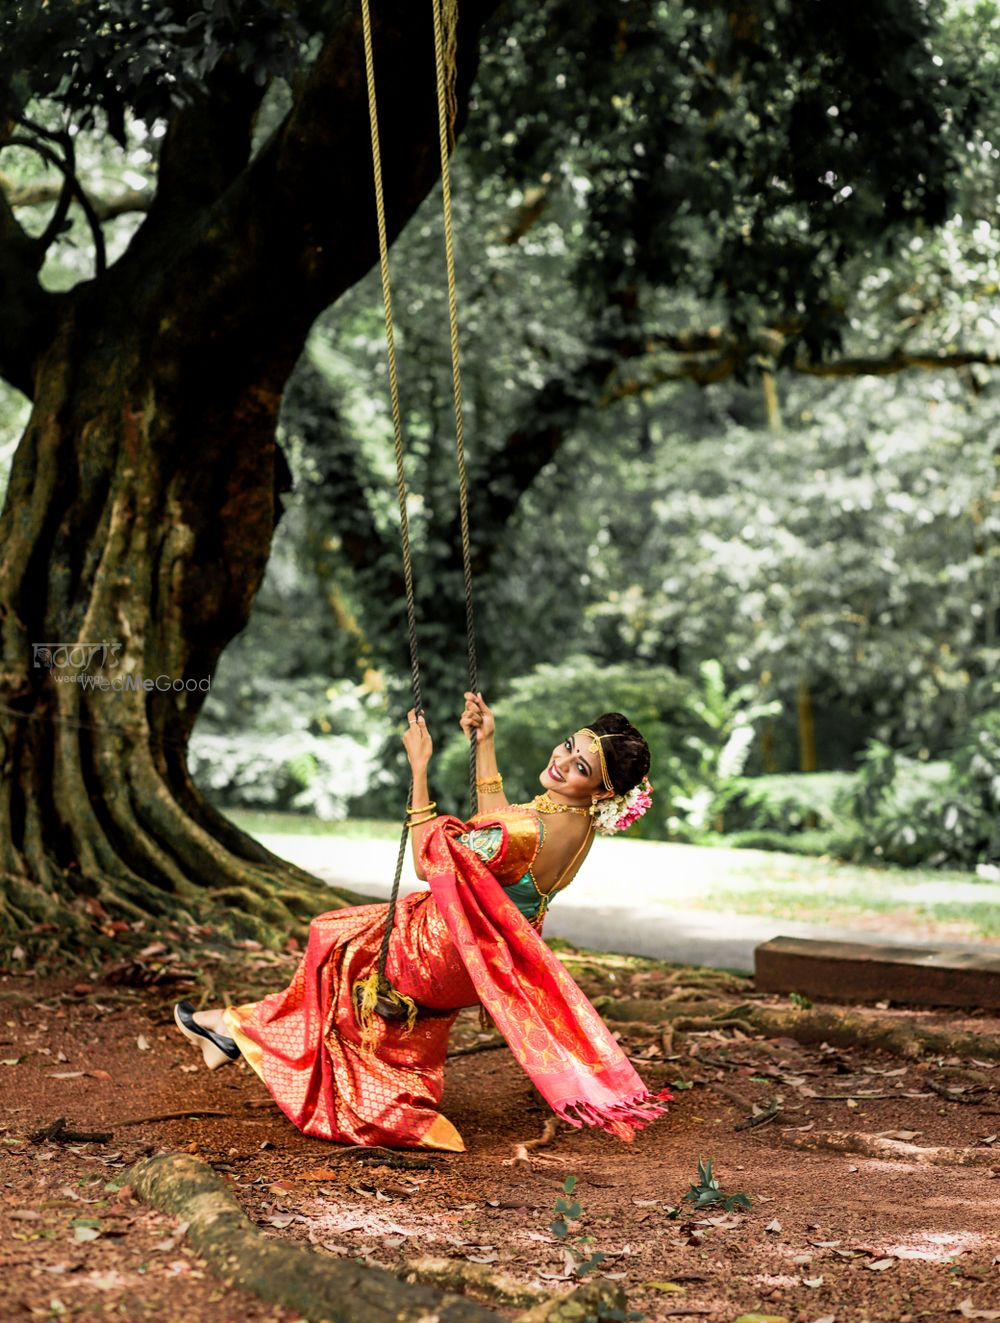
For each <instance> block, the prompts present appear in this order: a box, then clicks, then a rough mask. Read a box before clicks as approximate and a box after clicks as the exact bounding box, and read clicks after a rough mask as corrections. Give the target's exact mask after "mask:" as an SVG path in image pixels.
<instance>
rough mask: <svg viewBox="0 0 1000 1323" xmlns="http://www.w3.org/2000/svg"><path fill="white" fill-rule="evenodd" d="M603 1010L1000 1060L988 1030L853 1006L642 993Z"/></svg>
mask: <svg viewBox="0 0 1000 1323" xmlns="http://www.w3.org/2000/svg"><path fill="white" fill-rule="evenodd" d="M599 1009H600V1011H601V1014H602V1015H603V1016H604V1017H605V1019H608V1020H613V1021H615V1023H616V1024H617V1023H618V1022H620V1021H631V1022H633V1023H634V1024H636V1025H643V1026H645V1027H648V1026H649V1025H651V1024H653V1025H663V1024H664V1023H669V1024H672V1025H673V1026H674V1027H675V1028H676V1029H678V1030H680V1029H688V1028H689V1026H690V1025H691V1024H692V1023H693V1022H694V1021H695V1020H696V1021H697V1023H698V1025H699V1028H701V1029H702V1030H703V1031H704V1030H709V1029H720V1028H723V1027H724V1026H725V1025H727V1024H728V1025H730V1026H738V1027H739V1028H740V1029H742V1030H744V1031H748V1030H749V1031H756V1032H757V1033H759V1034H763V1035H764V1036H765V1037H767V1038H794V1039H795V1040H796V1041H797V1042H800V1043H830V1044H831V1045H832V1046H835V1047H868V1048H881V1049H882V1050H883V1051H885V1052H891V1053H893V1054H894V1055H896V1056H902V1057H910V1058H916V1057H919V1056H922V1055H924V1054H933V1055H942V1056H959V1057H978V1058H980V1059H981V1060H1000V1038H996V1037H990V1036H987V1035H985V1034H971V1033H968V1034H949V1033H946V1032H942V1031H941V1030H939V1029H928V1028H924V1027H923V1026H922V1025H920V1024H913V1023H906V1022H904V1021H901V1020H899V1019H887V1018H885V1017H876V1016H867V1015H859V1014H857V1012H852V1011H850V1010H840V1009H833V1008H830V1009H817V1008H815V1007H814V1008H813V1009H812V1010H808V1011H807V1010H797V1009H794V1010H784V1009H782V1008H780V1007H774V1006H760V1005H758V1004H756V1003H754V1002H745V1003H744V1004H743V1005H740V1006H730V1005H727V1004H726V1003H723V1002H716V1003H707V1004H702V1005H698V1006H696V1007H694V1008H692V1007H691V1005H690V1004H689V1003H684V1002H673V1001H669V1000H646V1001H644V1000H642V999H641V998H637V997H626V998H622V999H619V1000H614V999H612V998H602V999H601V1001H600V1004H599ZM692 1010H693V1011H694V1015H693V1016H692Z"/></svg>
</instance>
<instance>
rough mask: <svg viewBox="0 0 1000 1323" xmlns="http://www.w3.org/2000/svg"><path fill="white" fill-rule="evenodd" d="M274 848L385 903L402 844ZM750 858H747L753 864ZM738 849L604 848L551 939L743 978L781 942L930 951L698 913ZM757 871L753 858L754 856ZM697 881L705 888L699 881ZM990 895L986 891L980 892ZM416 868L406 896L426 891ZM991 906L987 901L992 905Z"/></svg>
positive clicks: (568, 898)
mask: <svg viewBox="0 0 1000 1323" xmlns="http://www.w3.org/2000/svg"><path fill="white" fill-rule="evenodd" d="M258 839H259V840H260V841H261V842H262V844H264V845H265V846H266V847H267V848H268V849H269V850H273V851H274V853H275V854H278V855H281V856H282V858H285V859H289V860H291V861H292V862H294V863H296V864H298V865H299V866H300V867H301V868H306V869H308V870H309V872H311V873H315V874H316V876H317V877H321V878H323V879H324V880H325V881H328V882H329V883H330V885H331V886H334V887H344V888H346V889H348V890H350V891H357V892H361V893H362V894H364V895H369V896H373V897H378V898H380V899H384V898H386V897H387V896H388V895H389V891H390V887H391V883H392V877H393V872H394V870H395V866H396V851H397V844H396V843H395V842H393V841H376V840H352V839H345V838H343V837H322V836H290V835H261V836H260V837H259V838H258ZM751 853H752V852H750V851H743V852H741V854H743V855H747V856H748V857H749V856H751ZM732 854H733V852H732V851H724V850H706V849H701V848H698V847H696V846H687V845H663V844H662V843H660V842H651V841H603V840H600V839H598V840H597V841H595V842H594V845H593V848H592V850H591V853H590V856H589V858H588V859H587V863H586V865H585V866H584V868H583V869H582V871H581V873H580V875H579V877H577V878H576V880H575V881H574V882H573V885H572V887H571V888H570V889H569V890H568V891H566V892H565V894H563V895H561V896H560V897H559V898H558V899H557V900H555V901H554V902H553V904H552V908H551V910H550V911H549V916H548V918H547V919H546V921H545V935H546V937H562V938H565V939H566V940H567V941H569V942H573V943H576V944H578V945H580V946H585V947H590V948H591V949H592V950H596V951H619V952H623V953H626V954H629V955H643V956H653V957H655V958H657V959H660V960H676V961H681V962H684V963H686V964H696V965H710V966H714V967H716V968H719V969H732V970H739V971H742V972H750V971H752V970H753V949H754V947H755V946H756V945H757V944H758V943H760V942H766V941H768V940H769V939H770V938H772V937H777V936H779V935H780V936H783V937H822V938H826V939H827V940H835V941H847V942H850V941H855V942H882V943H895V944H904V945H926V944H928V943H929V939H928V938H927V935H926V933H923V934H921V933H919V932H916V931H912V930H909V929H905V928H900V927H898V926H896V925H893V926H891V927H888V925H890V924H892V920H890V919H886V925H887V928H888V930H886V929H878V928H874V929H873V928H872V927H867V928H864V929H861V928H860V927H855V928H850V927H840V926H838V927H831V926H828V925H824V924H815V923H799V922H795V921H794V920H788V919H782V918H777V917H773V916H766V915H758V914H753V915H749V914H734V913H724V912H719V911H714V910H707V909H697V908H694V907H693V906H692V905H691V901H692V900H693V899H695V897H696V896H697V894H698V893H703V892H707V891H710V890H711V888H712V886H713V884H718V885H723V884H725V883H731V882H732V880H733V860H732ZM749 863H750V865H751V866H752V858H749ZM692 878H694V879H695V880H694V881H692ZM971 885H973V886H975V887H977V888H981V887H982V884H976V883H973V884H971ZM424 886H425V884H424V883H423V882H420V881H418V879H417V878H416V877H415V875H414V874H413V872H412V869H411V868H410V865H409V860H407V867H406V870H405V871H404V873H403V882H402V888H401V889H402V892H403V894H404V895H405V894H407V893H408V892H411V891H419V890H423V888H424ZM984 899H985V897H984Z"/></svg>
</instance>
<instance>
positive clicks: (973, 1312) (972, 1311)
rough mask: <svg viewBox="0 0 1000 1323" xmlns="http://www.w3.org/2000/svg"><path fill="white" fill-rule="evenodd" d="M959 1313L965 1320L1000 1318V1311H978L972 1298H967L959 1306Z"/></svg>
mask: <svg viewBox="0 0 1000 1323" xmlns="http://www.w3.org/2000/svg"><path fill="white" fill-rule="evenodd" d="M958 1312H959V1313H960V1314H961V1315H962V1317H963V1318H992V1319H997V1318H1000V1309H977V1308H976V1307H975V1305H974V1304H973V1303H972V1296H971V1295H970V1296H966V1298H965V1299H964V1300H963V1301H962V1303H961V1304H960V1305H959V1306H958Z"/></svg>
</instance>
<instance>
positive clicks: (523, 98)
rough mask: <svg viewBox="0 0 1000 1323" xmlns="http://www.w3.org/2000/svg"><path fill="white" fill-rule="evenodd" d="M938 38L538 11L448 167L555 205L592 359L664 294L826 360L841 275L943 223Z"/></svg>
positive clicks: (747, 12)
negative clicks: (556, 198) (781, 335)
mask: <svg viewBox="0 0 1000 1323" xmlns="http://www.w3.org/2000/svg"><path fill="white" fill-rule="evenodd" d="M943 18H944V12H943V8H942V6H941V5H940V4H937V3H935V4H932V5H927V4H921V3H916V2H915V0H901V2H900V3H897V4H894V5H892V6H891V7H882V9H880V11H879V15H878V21H877V22H872V21H871V15H870V13H869V12H868V11H865V12H864V13H862V11H860V10H858V9H857V8H855V7H853V6H843V5H840V6H838V5H826V6H820V5H800V4H795V3H794V0H777V3H773V4H769V5H767V6H764V7H760V6H751V7H746V8H744V9H742V10H741V11H740V12H739V13H737V14H734V13H733V12H732V11H731V7H729V6H725V5H719V4H714V3H710V4H699V5H694V6H689V5H664V4H662V3H658V0H637V2H634V3H631V4H629V5H628V6H621V5H617V4H592V5H588V6H585V7H583V8H581V7H580V6H579V5H576V4H573V3H571V0H543V3H540V4H535V5H532V6H530V7H526V8H525V9H523V10H521V11H520V12H517V13H514V14H511V15H510V16H509V17H508V21H507V22H506V24H505V26H504V30H503V37H504V41H503V45H500V44H499V43H498V44H496V45H491V46H489V47H488V48H487V50H486V52H485V54H484V58H483V62H482V70H481V74H480V89H481V92H480V96H479V97H477V105H476V111H477V112H478V113H476V114H474V115H473V117H472V120H471V123H470V128H469V133H468V135H467V142H468V149H469V150H470V151H471V152H473V153H474V158H473V159H474V161H475V163H476V165H477V167H478V168H479V169H480V170H482V171H486V170H489V171H492V172H498V173H501V177H502V178H504V180H505V181H506V182H508V183H509V185H510V186H513V187H519V186H520V187H524V186H525V185H532V184H535V183H537V181H538V180H539V179H540V178H543V177H544V178H546V179H547V180H551V183H550V184H549V188H550V190H554V189H557V188H558V189H560V190H565V191H569V190H571V189H572V190H575V191H576V192H577V194H578V196H579V202H578V211H579V215H580V221H579V224H580V228H581V231H582V243H581V244H580V251H579V257H578V265H577V267H576V269H575V271H574V279H575V280H576V281H577V283H580V284H581V285H583V286H584V287H585V288H586V289H587V290H588V291H589V292H590V294H591V297H592V301H593V303H594V304H596V305H597V306H599V307H600V308H601V309H602V313H603V322H604V327H605V334H606V335H607V337H608V338H609V339H611V338H614V337H616V336H617V337H622V338H627V337H628V336H629V335H630V333H633V332H634V331H635V330H636V329H637V327H636V322H637V312H636V310H637V307H639V306H641V305H643V303H644V302H645V295H646V294H647V292H648V291H656V290H657V289H670V290H674V291H677V290H679V289H683V290H685V292H687V291H690V293H691V295H692V296H693V297H694V298H696V299H698V300H701V301H703V302H709V301H713V302H714V303H715V304H716V306H717V307H718V308H719V310H720V313H721V320H722V321H723V322H724V323H725V324H727V325H728V326H731V327H732V328H733V329H734V330H735V331H737V332H738V333H743V332H747V331H753V330H754V329H756V328H758V327H759V326H760V325H761V324H762V322H764V321H768V320H771V321H776V322H781V323H784V324H785V325H790V326H793V327H795V328H796V330H797V332H798V335H800V336H801V340H802V341H804V342H805V343H806V344H807V345H808V346H809V347H810V348H811V349H818V348H819V347H821V346H824V347H829V346H830V345H831V344H833V345H835V344H837V343H838V341H839V338H840V334H841V332H842V329H843V326H844V311H845V303H846V298H845V294H846V290H845V287H844V285H843V284H842V282H841V279H840V272H841V269H842V268H843V266H844V264H845V263H846V262H847V260H848V259H849V258H850V256H851V254H852V253H854V252H857V251H858V250H859V249H864V248H868V247H871V246H875V245H879V244H882V243H884V242H885V241H886V240H887V239H889V238H890V237H891V235H892V234H893V232H894V231H895V230H896V228H897V227H898V226H899V225H900V224H902V223H906V222H909V221H910V220H912V218H914V217H916V216H919V217H921V218H922V220H923V221H925V222H928V223H930V224H935V223H937V222H938V221H939V220H941V219H942V218H943V213H944V208H945V205H946V200H947V197H948V192H949V187H950V184H949V177H950V175H951V173H952V170H953V167H954V156H955V155H957V154H958V153H959V152H960V151H961V150H962V148H963V147H964V137H965V135H966V134H967V133H968V130H969V127H970V121H972V120H974V113H973V107H972V105H971V103H970V92H969V85H970V83H971V84H976V83H978V77H977V66H976V65H975V64H974V63H972V62H971V61H970V60H969V59H968V58H967V57H966V54H965V50H964V47H963V46H961V45H960V43H958V42H956V43H955V45H958V49H953V44H952V42H953V39H950V29H949V27H948V25H947V24H946V23H945V22H944V21H943ZM667 52H669V55H667V54H666V53H667ZM989 76H990V75H989V74H988V75H987V79H988V78H989ZM498 93H499V94H498ZM981 104H982V103H981V102H978V101H977V102H976V103H975V108H974V109H975V110H980V109H981ZM555 161H558V162H559V163H560V166H561V178H560V177H559V176H556V175H555V171H554V170H553V162H555ZM553 176H555V177H553ZM610 236H615V239H614V242H609V238H610ZM609 296H610V297H609ZM674 306H675V307H676V303H675V304H674ZM647 311H648V310H647ZM662 317H663V321H664V322H665V323H666V324H670V322H671V317H670V310H669V306H668V307H667V308H664V309H663V310H662ZM647 329H648V327H647ZM798 335H797V336H796V337H795V338H796V339H797V338H798Z"/></svg>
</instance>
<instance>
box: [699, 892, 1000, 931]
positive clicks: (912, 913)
mask: <svg viewBox="0 0 1000 1323" xmlns="http://www.w3.org/2000/svg"><path fill="white" fill-rule="evenodd" d="M694 903H695V904H696V905H697V907H698V908H699V909H707V910H715V911H719V912H722V913H736V914H766V915H774V916H776V917H779V918H783V919H795V920H798V921H800V922H803V923H847V924H849V922H850V920H851V919H855V918H858V917H859V916H861V915H865V914H880V915H883V916H885V917H886V919H895V920H897V921H898V922H899V923H900V924H901V925H902V926H903V927H907V928H912V927H914V926H923V925H925V924H929V925H932V924H938V923H941V924H945V923H947V924H951V923H962V924H967V925H968V927H969V930H970V933H971V935H973V936H976V937H998V936H1000V905H997V903H996V902H995V901H993V902H990V901H967V902H963V901H927V902H921V901H914V900H912V899H909V900H904V899H903V898H902V897H897V896H894V895H892V894H891V893H889V894H887V895H884V896H878V895H873V894H872V892H871V891H870V890H864V891H861V890H853V889H850V888H847V889H844V890H840V889H838V888H837V887H835V886H834V885H830V886H829V887H828V888H827V889H826V890H825V891H823V892H820V891H811V890H808V889H801V890H797V889H796V888H794V887H782V886H775V887H767V886H758V887H756V888H754V889H751V888H747V889H744V888H741V887H729V888H721V889H713V890H712V892H711V893H707V894H705V895H703V896H699V897H698V898H697V899H696V900H695V902H694Z"/></svg>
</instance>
